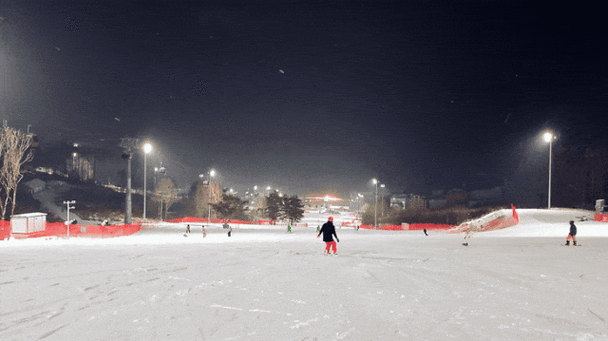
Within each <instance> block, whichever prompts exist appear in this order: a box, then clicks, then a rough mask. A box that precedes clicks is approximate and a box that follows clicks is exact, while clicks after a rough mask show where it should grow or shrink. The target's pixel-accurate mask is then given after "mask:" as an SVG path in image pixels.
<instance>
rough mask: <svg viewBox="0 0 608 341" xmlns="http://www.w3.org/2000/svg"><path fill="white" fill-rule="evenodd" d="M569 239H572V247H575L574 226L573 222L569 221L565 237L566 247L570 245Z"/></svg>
mask: <svg viewBox="0 0 608 341" xmlns="http://www.w3.org/2000/svg"><path fill="white" fill-rule="evenodd" d="M570 239H572V245H574V246H576V225H574V220H570V233H569V234H568V237H566V245H570Z"/></svg>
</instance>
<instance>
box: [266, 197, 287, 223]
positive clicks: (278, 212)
mask: <svg viewBox="0 0 608 341" xmlns="http://www.w3.org/2000/svg"><path fill="white" fill-rule="evenodd" d="M282 199H283V198H281V197H280V196H279V194H278V193H276V192H273V193H270V194H269V195H268V196H267V197H266V207H265V208H264V213H265V214H266V217H267V218H268V219H270V220H271V221H275V220H277V219H279V218H281V217H282V216H283V211H282V210H283V200H282Z"/></svg>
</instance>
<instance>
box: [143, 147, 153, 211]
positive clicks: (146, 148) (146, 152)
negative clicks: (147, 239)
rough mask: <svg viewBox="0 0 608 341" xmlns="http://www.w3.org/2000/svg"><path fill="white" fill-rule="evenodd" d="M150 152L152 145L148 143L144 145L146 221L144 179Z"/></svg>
mask: <svg viewBox="0 0 608 341" xmlns="http://www.w3.org/2000/svg"><path fill="white" fill-rule="evenodd" d="M151 151H152V145H151V144H149V143H146V144H144V220H146V197H147V194H148V193H147V192H146V191H147V189H146V177H147V173H146V170H147V168H148V167H147V158H148V153H150V152H151Z"/></svg>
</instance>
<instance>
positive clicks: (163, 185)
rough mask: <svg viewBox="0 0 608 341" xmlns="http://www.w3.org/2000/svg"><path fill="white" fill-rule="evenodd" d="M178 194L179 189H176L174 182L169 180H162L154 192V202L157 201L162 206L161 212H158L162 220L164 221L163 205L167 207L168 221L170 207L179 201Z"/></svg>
mask: <svg viewBox="0 0 608 341" xmlns="http://www.w3.org/2000/svg"><path fill="white" fill-rule="evenodd" d="M177 194H178V189H177V188H175V186H174V185H173V182H172V181H171V179H169V178H164V179H162V180H161V181H160V183H159V184H158V186H157V187H156V189H155V190H154V194H153V195H152V201H155V202H157V203H159V205H160V210H159V212H158V214H159V216H160V220H163V204H164V206H165V219H166V218H167V211H168V210H169V207H171V205H173V204H175V203H176V202H177V201H178V200H179V198H178V196H177Z"/></svg>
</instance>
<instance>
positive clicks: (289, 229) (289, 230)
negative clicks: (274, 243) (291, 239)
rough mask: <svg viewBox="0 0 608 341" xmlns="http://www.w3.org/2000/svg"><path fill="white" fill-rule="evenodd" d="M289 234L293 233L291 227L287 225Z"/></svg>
mask: <svg viewBox="0 0 608 341" xmlns="http://www.w3.org/2000/svg"><path fill="white" fill-rule="evenodd" d="M287 232H289V233H291V225H287Z"/></svg>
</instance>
